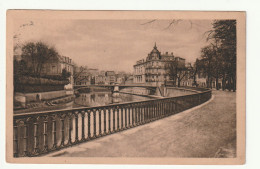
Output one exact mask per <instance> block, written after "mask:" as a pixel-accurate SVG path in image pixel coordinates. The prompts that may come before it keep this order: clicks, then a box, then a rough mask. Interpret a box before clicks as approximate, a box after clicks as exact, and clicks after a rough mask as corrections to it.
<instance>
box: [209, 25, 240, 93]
mask: <svg viewBox="0 0 260 169" xmlns="http://www.w3.org/2000/svg"><path fill="white" fill-rule="evenodd" d="M207 39H208V40H209V41H211V42H212V44H215V45H213V46H214V47H215V48H216V49H215V51H216V53H215V56H216V58H217V61H218V62H216V63H219V65H217V66H218V68H219V69H217V70H219V73H221V74H222V79H223V81H222V87H223V86H224V87H223V90H224V89H225V88H226V86H227V88H228V89H229V90H231V89H233V91H236V56H237V54H236V41H237V39H236V20H215V21H214V22H213V30H210V31H208V38H207ZM217 75H218V74H217ZM226 82H227V84H226Z"/></svg>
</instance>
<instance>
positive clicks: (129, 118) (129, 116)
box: [127, 107, 131, 128]
mask: <svg viewBox="0 0 260 169" xmlns="http://www.w3.org/2000/svg"><path fill="white" fill-rule="evenodd" d="M127 109H128V110H127V111H128V128H130V127H131V121H130V120H131V114H130V107H128V108H127Z"/></svg>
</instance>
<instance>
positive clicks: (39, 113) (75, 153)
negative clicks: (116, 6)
mask: <svg viewBox="0 0 260 169" xmlns="http://www.w3.org/2000/svg"><path fill="white" fill-rule="evenodd" d="M6 58H7V66H6V69H7V93H6V99H7V110H6V127H7V132H6V136H7V137H6V143H7V144H6V150H7V155H6V157H7V161H8V162H11V163H88V164H92V163H95V164H106V163H107V164H117V163H120V164H127V163H128V164H129V163H130V164H243V163H244V162H245V71H246V69H245V60H246V59H245V58H246V56H245V12H188V11H183V12H180V11H178V12H176V11H175V12H174V11H48V10H8V12H7V56H6ZM80 159H81V160H80ZM83 159H84V160H83Z"/></svg>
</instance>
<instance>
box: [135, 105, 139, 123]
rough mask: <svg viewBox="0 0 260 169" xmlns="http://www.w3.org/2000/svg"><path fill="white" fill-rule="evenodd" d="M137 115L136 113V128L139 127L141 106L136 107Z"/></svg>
mask: <svg viewBox="0 0 260 169" xmlns="http://www.w3.org/2000/svg"><path fill="white" fill-rule="evenodd" d="M135 110H136V113H135V119H136V126H138V125H139V105H138V104H137V105H136V109H135Z"/></svg>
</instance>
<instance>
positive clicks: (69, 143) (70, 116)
mask: <svg viewBox="0 0 260 169" xmlns="http://www.w3.org/2000/svg"><path fill="white" fill-rule="evenodd" d="M71 133H72V114H71V113H70V114H69V140H68V145H71V144H72V138H71Z"/></svg>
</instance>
